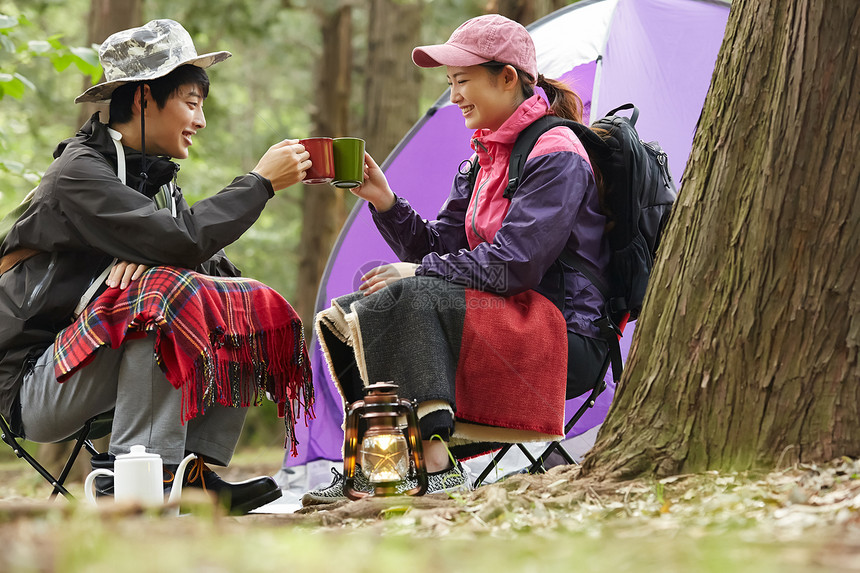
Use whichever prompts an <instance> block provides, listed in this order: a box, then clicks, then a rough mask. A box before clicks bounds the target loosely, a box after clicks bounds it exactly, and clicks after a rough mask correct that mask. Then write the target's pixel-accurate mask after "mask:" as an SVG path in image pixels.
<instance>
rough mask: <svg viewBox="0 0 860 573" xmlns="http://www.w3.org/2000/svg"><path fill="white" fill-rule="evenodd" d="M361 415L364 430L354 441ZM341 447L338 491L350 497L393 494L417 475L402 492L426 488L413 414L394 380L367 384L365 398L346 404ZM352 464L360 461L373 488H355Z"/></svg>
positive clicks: (419, 437) (420, 493)
mask: <svg viewBox="0 0 860 573" xmlns="http://www.w3.org/2000/svg"><path fill="white" fill-rule="evenodd" d="M361 420H364V421H365V425H366V429H365V431H364V434H363V436H362V439H361V444H360V445H359V443H358V437H359V436H358V433H359V429H360V428H359V422H360V421H361ZM404 422H405V427H404V426H403V425H402V424H403V423H404ZM343 449H344V452H343V475H344V487H343V491H344V493H345V494H346V496H347V497H349V498H350V499H359V498H361V497H365V496H367V495H378V496H386V495H397V493H398V492H397V489H398V486H402V485H403V484H404V483H405V482H406V480H407V479H409V478H410V477H415V478H416V481H417V483H418V485H417V487H414V488H412V489H409V490H406V491H403V492H401V493H403V494H406V495H423V494H424V493H425V492H426V491H427V471H426V470H425V468H424V454H423V452H422V450H421V435H420V432H419V431H418V416H417V415H416V414H415V407H414V406H413V404H412V403H411V402H409V401H408V400H404V399H401V398H399V397H398V396H397V384H394V383H391V382H377V383H376V384H370V385H368V386H367V387H366V388H365V397H364V400H358V401H356V402H353V403H352V404H350V406H349V409H348V410H347V413H346V428H345V442H344V448H343ZM356 463H360V464H361V467H362V469H363V470H364V473H365V474H366V475H367V479H368V481H370V484H371V485H372V486H373V492H372V493H367V492H363V491H357V490H356V489H355V467H356Z"/></svg>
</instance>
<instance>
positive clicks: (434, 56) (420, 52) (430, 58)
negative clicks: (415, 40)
mask: <svg viewBox="0 0 860 573" xmlns="http://www.w3.org/2000/svg"><path fill="white" fill-rule="evenodd" d="M412 61H413V62H415V65H416V66H418V67H421V68H436V67H439V66H475V65H477V64H483V63H485V62H489V61H490V60H488V59H487V58H482V57H481V56H478V55H475V54H473V53H472V52H468V51H466V50H464V49H463V48H458V47H457V46H452V45H451V44H437V45H435V46H419V47H418V48H415V49H414V50H412Z"/></svg>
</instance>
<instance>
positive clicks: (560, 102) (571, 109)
mask: <svg viewBox="0 0 860 573" xmlns="http://www.w3.org/2000/svg"><path fill="white" fill-rule="evenodd" d="M537 86H538V87H540V88H542V89H543V91H544V92H546V97H547V99H548V100H549V102H550V109H551V110H552V112H553V113H554V114H555V115H557V116H559V117H562V118H564V119H572V120H573V121H576V122H579V123H582V110H583V105H582V99H581V98H580V97H579V95H577V93H576V92H575V91H573V90H572V89H570V88H569V87H567V85H565V84H564V83H562V82H560V81H558V80H550V79H547V78H545V77H543V74H540V75H539V76H538V79H537Z"/></svg>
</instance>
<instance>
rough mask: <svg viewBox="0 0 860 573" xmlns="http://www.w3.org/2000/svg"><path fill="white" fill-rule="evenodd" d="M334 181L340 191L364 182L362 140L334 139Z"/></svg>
mask: <svg viewBox="0 0 860 573" xmlns="http://www.w3.org/2000/svg"><path fill="white" fill-rule="evenodd" d="M332 147H333V149H334V180H333V181H332V184H333V185H334V186H335V187H338V188H340V189H352V188H353V187H358V186H359V185H361V183H362V182H363V181H364V140H363V139H359V138H357V137H335V138H334V140H333V141H332Z"/></svg>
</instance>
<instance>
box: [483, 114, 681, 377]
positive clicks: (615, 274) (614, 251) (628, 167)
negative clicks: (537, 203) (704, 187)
mask: <svg viewBox="0 0 860 573" xmlns="http://www.w3.org/2000/svg"><path fill="white" fill-rule="evenodd" d="M624 109H631V110H633V111H632V114H631V117H630V118H627V117H624V116H621V115H615V114H616V112H618V111H621V110H624ZM638 117H639V110H638V109H637V108H636V107H635V106H634V105H633V104H632V103H628V104H625V105H622V106H620V107H617V108H615V109H613V110H612V111H610V112H609V113H607V114H606V117H604V118H602V119H599V120H598V121H596V122H594V124H593V125H592V127H591V128H588V127H587V126H585V125H583V124H581V123H577V122H575V121H571V120H566V119H562V118H560V117H557V116H552V115H548V116H544V117H542V118H540V119H538V120H536V121H535V122H534V123H532V124H531V125H529V126H528V127H527V128H525V129H524V130H523V131H522V132H521V133H520V135H519V136H518V137H517V140H516V142H515V143H514V148H513V150H512V151H511V159H510V165H509V167H508V186H507V187H506V189H505V192H504V196H505V197H506V198H508V199H510V198H511V197H513V195H514V193H515V192H516V190H517V187H518V186H519V183H520V176H521V175H522V171H523V166H524V165H525V162H526V159H527V158H528V156H529V153H531V150H532V148H534V146H535V143H537V140H538V138H539V137H540V136H541V135H543V133H545V132H546V131H548V130H550V129H552V128H554V127H557V126H559V125H565V126H567V127H569V128H570V129H572V130H573V132H574V133H575V134H576V136H577V137H578V138H579V140H580V141H581V142H582V145H583V146H584V147H585V150H586V151H587V152H588V157H589V159H590V160H591V164H592V165H593V166H594V167H595V168H596V171H598V172H599V174H600V176H601V177H602V179H603V188H604V196H603V201H602V205H601V206H602V209H603V211H604V214H605V215H606V216H607V217H608V218H609V220H610V225H608V226H607V231H606V236H607V240H608V241H609V248H610V261H609V269H608V276H607V277H606V278H607V281H606V282H605V281H603V280H601V279H600V278H599V277H597V276H595V275H594V273H592V272H591V271H590V270H589V269H588V268H586V265H584V264H583V261H582V259H580V258H579V257H577V256H576V255H575V254H574V253H572V252H570V251H568V250H567V249H565V250H564V251H563V252H562V254H561V255H559V258H558V260H559V261H561V262H563V263H564V264H566V265H567V266H569V267H571V268H574V269H576V270H578V271H579V272H581V273H582V274H583V275H585V277H586V278H587V279H588V280H589V281H591V283H592V284H594V285H595V286H596V287H597V288H598V290H600V292H601V294H602V295H603V298H604V300H605V301H606V307H605V312H604V315H605V316H604V318H603V319H601V324H599V326H601V328H602V329H604V332H605V334H609V332H611V331H614V332H615V333H616V334H619V335H620V334H621V330H620V328H619V327H618V321H619V320H621V319H622V318H623V317H624V316H625V315H626V314H628V313H629V319H630V320H634V319H636V318H637V317H638V316H639V312H640V311H641V310H642V301H643V299H644V298H645V289H646V287H647V286H648V277H649V276H650V274H651V268H652V266H653V263H654V257H655V255H656V253H657V248H658V247H659V246H660V235H661V234H662V232H663V229H664V228H665V227H666V222H667V220H668V219H669V213H670V212H671V210H672V204H673V203H674V201H675V197H676V196H677V194H678V191H677V189H676V188H675V183H674V182H673V181H672V176H671V174H670V173H669V165H668V162H667V156H666V153H665V152H664V151H663V149H662V148H661V147H660V144H658V143H657V142H651V143H645V142H644V141H642V140H641V139H639V134H638V133H637V132H636V128H635V127H634V126H635V125H636V120H637V119H638ZM477 164H478V162H477V161H474V162H473V165H472V169H471V173H470V181H471V183H472V187H474V182H475V181H476V180H477V175H478V169H479V167H478V165H477ZM607 328H608V329H610V330H609V331H606V330H605V329H607ZM613 358H616V357H613ZM617 358H618V359H619V360H620V355H619V356H618V357H617Z"/></svg>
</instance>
